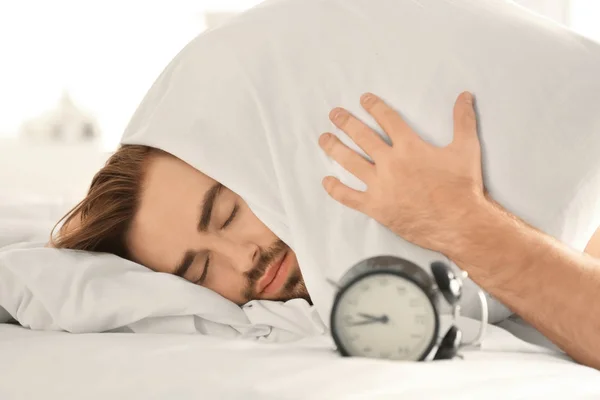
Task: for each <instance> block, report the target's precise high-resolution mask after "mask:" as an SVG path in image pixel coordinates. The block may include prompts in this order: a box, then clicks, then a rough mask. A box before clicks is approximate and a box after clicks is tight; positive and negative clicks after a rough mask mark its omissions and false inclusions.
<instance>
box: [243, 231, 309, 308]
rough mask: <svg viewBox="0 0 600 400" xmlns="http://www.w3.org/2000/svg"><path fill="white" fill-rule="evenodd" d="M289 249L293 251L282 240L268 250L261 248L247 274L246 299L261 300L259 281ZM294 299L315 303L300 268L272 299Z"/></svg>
mask: <svg viewBox="0 0 600 400" xmlns="http://www.w3.org/2000/svg"><path fill="white" fill-rule="evenodd" d="M287 251H291V249H290V248H289V246H288V245H287V244H285V243H284V242H283V241H282V240H277V241H276V242H275V244H273V246H271V247H270V248H269V249H268V250H264V251H263V250H262V249H261V252H260V257H259V259H258V261H257V262H256V265H255V266H254V268H252V269H251V270H250V271H248V272H246V274H245V275H246V278H247V279H248V281H247V284H246V287H245V289H244V292H243V294H242V295H243V296H244V299H246V301H251V300H259V297H258V291H257V290H256V286H257V283H258V281H259V280H260V278H262V277H263V276H264V274H265V272H266V270H267V268H268V267H269V265H270V264H271V263H272V262H273V261H274V260H276V259H277V258H278V257H280V256H281V255H283V254H284V253H285V252H287ZM292 299H304V300H306V301H307V302H308V303H309V304H310V305H312V304H313V303H312V300H311V298H310V295H309V294H308V289H307V288H306V284H305V283H304V279H303V278H302V273H301V272H300V269H296V270H295V271H293V272H292V273H291V274H290V276H289V277H288V280H287V282H286V283H285V285H284V286H283V289H282V290H281V292H280V293H279V294H278V296H277V298H276V299H272V300H274V301H288V300H292Z"/></svg>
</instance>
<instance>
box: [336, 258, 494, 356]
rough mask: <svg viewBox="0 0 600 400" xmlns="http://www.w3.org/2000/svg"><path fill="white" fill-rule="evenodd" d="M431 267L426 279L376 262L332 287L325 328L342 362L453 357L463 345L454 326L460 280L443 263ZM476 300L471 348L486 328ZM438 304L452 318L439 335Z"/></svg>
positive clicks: (404, 265)
mask: <svg viewBox="0 0 600 400" xmlns="http://www.w3.org/2000/svg"><path fill="white" fill-rule="evenodd" d="M430 267H431V275H430V274H429V273H428V272H427V271H426V270H425V269H424V268H422V267H420V266H418V265H416V264H414V263H412V262H410V261H408V260H406V259H403V258H399V257H395V256H376V257H372V258H368V259H366V260H363V261H361V262H359V263H358V264H356V265H354V266H353V267H352V268H351V269H350V270H349V271H348V272H347V273H346V274H345V275H344V276H343V277H342V279H341V280H340V281H339V283H337V284H336V287H337V288H338V291H337V293H336V295H335V299H334V303H333V307H332V311H331V319H330V328H331V334H332V337H333V340H334V342H335V344H336V346H337V349H338V351H339V352H340V353H341V354H342V355H343V356H358V357H371V358H385V359H392V360H405V361H429V360H432V359H435V360H439V359H451V358H453V357H454V356H456V354H457V352H458V349H459V348H460V347H461V344H462V343H461V342H462V333H461V331H460V329H458V327H457V326H456V318H457V317H458V315H459V309H460V308H459V305H458V302H459V300H460V297H461V293H462V280H461V277H459V276H457V275H456V274H454V272H453V271H452V269H451V268H450V267H449V266H448V265H447V264H445V263H444V262H440V261H436V262H433V263H432V264H431V265H430ZM479 299H480V302H481V307H482V308H481V311H482V321H481V327H480V331H479V334H478V337H477V339H476V340H474V341H473V342H472V343H470V344H475V343H477V342H479V341H480V340H481V338H482V337H483V335H484V333H485V326H486V325H487V304H486V302H485V296H484V295H483V293H481V292H480V295H479ZM443 301H445V302H446V303H448V304H449V305H450V306H451V307H452V309H453V318H454V324H452V325H451V326H450V328H449V329H448V330H447V331H446V332H440V329H441V328H440V306H441V302H443ZM484 320H485V321H484ZM442 335H443V336H442Z"/></svg>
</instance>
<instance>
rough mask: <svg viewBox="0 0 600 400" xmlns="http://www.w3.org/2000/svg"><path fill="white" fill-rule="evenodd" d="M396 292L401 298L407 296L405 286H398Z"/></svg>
mask: <svg viewBox="0 0 600 400" xmlns="http://www.w3.org/2000/svg"><path fill="white" fill-rule="evenodd" d="M396 290H397V291H398V294H399V295H400V296H404V295H405V294H406V288H405V287H404V286H396Z"/></svg>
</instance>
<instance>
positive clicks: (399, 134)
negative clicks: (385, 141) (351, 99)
mask: <svg viewBox="0 0 600 400" xmlns="http://www.w3.org/2000/svg"><path fill="white" fill-rule="evenodd" d="M360 102H361V104H362V106H363V107H364V109H365V110H367V112H368V113H369V114H371V115H372V116H373V118H374V119H375V121H377V123H378V124H379V126H381V128H382V129H383V131H384V132H385V133H387V135H388V136H389V137H390V139H392V143H398V142H400V141H404V142H406V141H408V140H414V139H420V137H419V135H417V134H416V133H415V132H414V131H413V130H412V129H411V127H410V126H408V124H407V123H406V121H404V119H402V117H401V116H400V114H398V113H397V112H396V111H395V110H394V109H393V108H391V107H390V106H388V105H387V104H385V102H384V101H383V100H381V99H380V98H379V97H377V96H375V95H374V94H373V93H365V94H363V95H362V96H361V98H360Z"/></svg>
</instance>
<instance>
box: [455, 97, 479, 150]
mask: <svg viewBox="0 0 600 400" xmlns="http://www.w3.org/2000/svg"><path fill="white" fill-rule="evenodd" d="M453 142H454V143H456V144H458V145H468V144H477V145H478V143H479V138H478V137H477V117H476V116H475V108H474V105H473V95H472V94H471V93H469V92H463V93H461V94H460V95H459V96H458V98H457V99H456V103H455V104H454V139H453Z"/></svg>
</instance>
